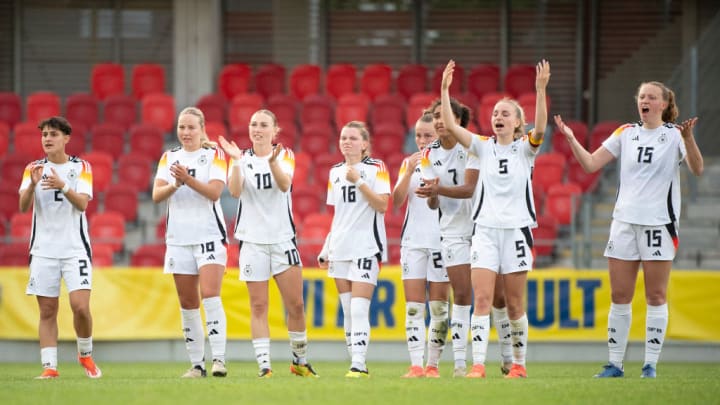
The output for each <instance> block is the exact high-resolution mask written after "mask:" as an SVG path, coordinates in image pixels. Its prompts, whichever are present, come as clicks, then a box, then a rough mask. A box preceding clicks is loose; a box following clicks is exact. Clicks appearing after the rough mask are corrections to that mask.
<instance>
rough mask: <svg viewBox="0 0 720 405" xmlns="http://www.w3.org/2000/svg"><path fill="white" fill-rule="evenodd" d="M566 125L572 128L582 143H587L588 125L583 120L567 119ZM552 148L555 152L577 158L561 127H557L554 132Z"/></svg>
mask: <svg viewBox="0 0 720 405" xmlns="http://www.w3.org/2000/svg"><path fill="white" fill-rule="evenodd" d="M565 125H567V126H568V127H570V129H572V131H573V133H574V134H575V138H576V139H577V140H578V142H579V143H580V145H583V146H585V145H587V137H588V127H587V125H585V123H584V122H583V121H567V122H565ZM552 149H553V152H558V153H560V154H562V155H563V156H565V157H566V158H568V159H570V160H572V159H575V158H574V157H573V153H572V150H571V149H570V144H569V143H568V141H567V139H566V138H565V135H564V134H563V133H562V132H560V130H559V129H555V132H553V135H552Z"/></svg>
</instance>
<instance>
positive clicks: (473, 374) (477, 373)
mask: <svg viewBox="0 0 720 405" xmlns="http://www.w3.org/2000/svg"><path fill="white" fill-rule="evenodd" d="M465 378H485V365H484V364H473V366H472V368H471V369H470V372H469V373H467V375H466V376H465Z"/></svg>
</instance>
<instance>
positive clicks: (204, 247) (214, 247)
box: [163, 240, 227, 275]
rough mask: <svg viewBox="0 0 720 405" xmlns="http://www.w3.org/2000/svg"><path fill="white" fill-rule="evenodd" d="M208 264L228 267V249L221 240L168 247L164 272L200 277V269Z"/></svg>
mask: <svg viewBox="0 0 720 405" xmlns="http://www.w3.org/2000/svg"><path fill="white" fill-rule="evenodd" d="M208 264H219V265H221V266H226V265H227V248H226V247H225V245H224V244H223V243H222V241H221V240H216V241H211V242H205V243H200V244H197V245H188V246H177V245H167V249H166V251H165V269H164V271H163V272H164V273H166V274H189V275H198V271H199V269H200V268H201V267H203V266H206V265H208Z"/></svg>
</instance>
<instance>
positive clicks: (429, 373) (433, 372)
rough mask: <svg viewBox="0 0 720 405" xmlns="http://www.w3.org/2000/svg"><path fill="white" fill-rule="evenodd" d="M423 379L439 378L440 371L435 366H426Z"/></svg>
mask: <svg viewBox="0 0 720 405" xmlns="http://www.w3.org/2000/svg"><path fill="white" fill-rule="evenodd" d="M425 378H440V370H438V368H437V367H435V366H426V367H425Z"/></svg>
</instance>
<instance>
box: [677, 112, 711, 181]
mask: <svg viewBox="0 0 720 405" xmlns="http://www.w3.org/2000/svg"><path fill="white" fill-rule="evenodd" d="M696 122H697V117H694V118H690V119H687V120H685V121H683V122H682V123H681V124H678V125H677V127H678V129H680V133H681V134H682V139H683V142H684V143H685V149H686V150H687V156H686V157H685V160H687V165H688V169H690V173H692V174H694V175H695V176H700V175H702V173H703V171H704V169H705V164H704V162H703V157H702V154H701V153H700V148H698V146H697V143H695V135H693V128H694V127H695V123H696Z"/></svg>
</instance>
